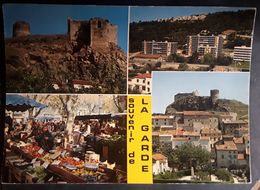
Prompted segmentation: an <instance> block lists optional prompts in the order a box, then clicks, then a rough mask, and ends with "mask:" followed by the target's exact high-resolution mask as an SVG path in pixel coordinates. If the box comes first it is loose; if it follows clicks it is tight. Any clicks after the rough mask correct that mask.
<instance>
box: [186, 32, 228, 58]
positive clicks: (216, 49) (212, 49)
mask: <svg viewBox="0 0 260 190" xmlns="http://www.w3.org/2000/svg"><path fill="white" fill-rule="evenodd" d="M187 44H188V46H187V53H188V55H189V56H191V55H192V54H193V53H194V52H198V53H199V55H200V56H203V55H205V54H207V53H210V54H212V55H214V57H218V56H220V55H221V54H222V49H223V37H222V36H221V35H218V36H214V35H212V36H205V35H199V34H198V35H192V36H188V37H187Z"/></svg>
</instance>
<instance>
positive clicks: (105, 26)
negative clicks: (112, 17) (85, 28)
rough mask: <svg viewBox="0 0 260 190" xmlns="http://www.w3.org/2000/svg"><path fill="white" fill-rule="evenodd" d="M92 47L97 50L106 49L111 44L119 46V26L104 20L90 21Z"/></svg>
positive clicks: (94, 19)
mask: <svg viewBox="0 0 260 190" xmlns="http://www.w3.org/2000/svg"><path fill="white" fill-rule="evenodd" d="M90 30H91V37H90V41H91V43H90V46H91V47H93V48H96V49H100V50H102V49H104V48H106V47H108V46H109V43H114V44H115V45H117V26H116V25H113V24H111V23H109V21H108V20H104V19H102V18H93V19H90Z"/></svg>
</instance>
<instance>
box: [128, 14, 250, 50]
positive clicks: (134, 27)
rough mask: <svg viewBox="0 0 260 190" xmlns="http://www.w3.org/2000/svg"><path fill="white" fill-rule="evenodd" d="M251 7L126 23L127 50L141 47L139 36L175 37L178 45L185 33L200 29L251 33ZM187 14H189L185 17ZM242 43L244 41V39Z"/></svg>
mask: <svg viewBox="0 0 260 190" xmlns="http://www.w3.org/2000/svg"><path fill="white" fill-rule="evenodd" d="M254 13H255V12H254V10H240V11H237V12H231V11H230V12H217V13H210V14H207V15H206V16H205V18H204V17H203V19H180V18H177V19H176V18H175V20H174V18H172V19H164V20H155V21H145V22H141V21H140V22H132V23H130V33H129V37H130V52H136V51H140V50H141V46H142V44H141V42H142V41H143V40H156V41H165V40H168V41H177V42H178V44H179V46H182V45H184V44H185V43H186V37H187V35H195V34H198V33H199V32H201V31H202V30H208V31H210V34H221V33H222V32H223V31H225V30H235V31H237V33H239V34H249V35H250V34H251V33H252V28H253V21H254ZM187 18H189V17H187ZM245 43H248V42H247V41H246V42H245Z"/></svg>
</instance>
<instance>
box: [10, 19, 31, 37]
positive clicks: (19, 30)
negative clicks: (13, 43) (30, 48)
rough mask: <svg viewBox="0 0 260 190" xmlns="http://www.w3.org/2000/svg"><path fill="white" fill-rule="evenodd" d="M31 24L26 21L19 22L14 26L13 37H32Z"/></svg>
mask: <svg viewBox="0 0 260 190" xmlns="http://www.w3.org/2000/svg"><path fill="white" fill-rule="evenodd" d="M30 34H31V32H30V24H29V23H27V22H25V21H17V22H15V23H14V25H13V37H22V36H28V35H30Z"/></svg>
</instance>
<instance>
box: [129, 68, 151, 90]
mask: <svg viewBox="0 0 260 190" xmlns="http://www.w3.org/2000/svg"><path fill="white" fill-rule="evenodd" d="M151 82H152V80H151V74H150V73H144V74H138V75H137V76H135V77H132V78H129V79H128V89H129V90H137V91H139V92H140V93H141V94H151V91H152V84H151Z"/></svg>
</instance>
